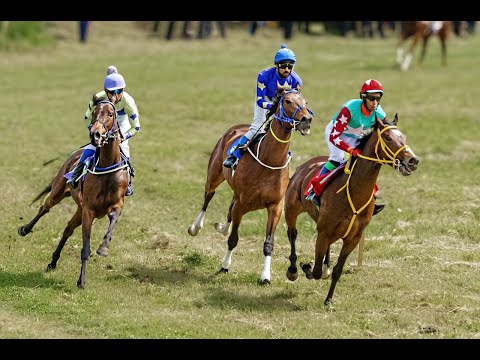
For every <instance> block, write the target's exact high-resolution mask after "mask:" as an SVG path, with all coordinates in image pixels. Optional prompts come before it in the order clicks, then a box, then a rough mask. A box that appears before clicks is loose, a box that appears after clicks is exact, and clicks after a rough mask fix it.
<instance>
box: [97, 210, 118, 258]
mask: <svg viewBox="0 0 480 360" xmlns="http://www.w3.org/2000/svg"><path fill="white" fill-rule="evenodd" d="M108 217H109V219H110V225H109V226H108V230H107V233H106V234H105V236H104V237H103V242H102V243H101V244H100V246H99V247H98V249H97V254H98V255H100V256H108V250H109V244H110V241H111V240H112V232H113V228H114V227H115V224H116V223H117V221H118V218H119V217H120V212H119V211H117V210H114V211H112V212H110V214H108Z"/></svg>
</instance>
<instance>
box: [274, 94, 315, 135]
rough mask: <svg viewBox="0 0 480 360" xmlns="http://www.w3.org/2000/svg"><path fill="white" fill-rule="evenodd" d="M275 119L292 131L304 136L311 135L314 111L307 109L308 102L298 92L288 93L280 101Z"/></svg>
mask: <svg viewBox="0 0 480 360" xmlns="http://www.w3.org/2000/svg"><path fill="white" fill-rule="evenodd" d="M274 116H275V119H276V120H278V121H280V122H281V123H282V126H283V127H284V128H285V129H286V130H287V131H291V130H292V129H293V130H298V131H300V133H301V134H302V135H307V134H310V123H311V122H312V119H313V117H314V113H313V111H311V110H310V109H309V108H307V101H306V100H305V98H304V97H303V96H302V94H300V93H299V92H298V91H297V90H289V91H286V92H285V93H284V94H283V96H282V97H281V99H280V101H279V106H278V108H277V111H276V113H275V115H274Z"/></svg>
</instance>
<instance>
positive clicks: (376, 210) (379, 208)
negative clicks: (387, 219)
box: [372, 203, 385, 216]
mask: <svg viewBox="0 0 480 360" xmlns="http://www.w3.org/2000/svg"><path fill="white" fill-rule="evenodd" d="M384 207H385V204H376V203H375V206H374V208H373V215H377V214H378V213H379V212H380V211H382V210H383V208H384ZM373 215H372V216H373Z"/></svg>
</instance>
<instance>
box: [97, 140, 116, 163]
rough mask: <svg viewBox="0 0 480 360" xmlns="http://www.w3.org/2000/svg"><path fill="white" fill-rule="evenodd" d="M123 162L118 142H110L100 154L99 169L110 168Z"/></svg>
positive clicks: (101, 149) (102, 148)
mask: <svg viewBox="0 0 480 360" xmlns="http://www.w3.org/2000/svg"><path fill="white" fill-rule="evenodd" d="M120 160H122V155H121V154H120V145H119V143H118V141H116V140H115V141H109V142H108V143H107V144H105V145H104V146H103V147H101V148H100V150H99V152H98V163H97V164H96V165H97V166H98V167H108V166H111V165H113V164H116V163H118V162H120Z"/></svg>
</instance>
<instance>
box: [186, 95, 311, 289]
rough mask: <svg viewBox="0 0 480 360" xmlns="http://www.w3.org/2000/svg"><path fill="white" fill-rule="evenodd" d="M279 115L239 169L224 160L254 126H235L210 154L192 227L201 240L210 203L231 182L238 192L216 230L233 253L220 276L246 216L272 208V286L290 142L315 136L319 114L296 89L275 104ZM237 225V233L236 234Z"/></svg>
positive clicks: (266, 278)
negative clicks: (312, 131)
mask: <svg viewBox="0 0 480 360" xmlns="http://www.w3.org/2000/svg"><path fill="white" fill-rule="evenodd" d="M274 106H276V111H275V114H274V115H273V116H272V117H270V119H271V123H270V125H269V127H268V130H267V131H266V133H265V134H264V137H261V138H260V140H259V141H255V139H258V138H257V137H256V138H255V139H253V141H252V142H251V145H250V146H249V147H248V148H247V150H248V152H245V154H244V155H243V156H242V157H241V158H240V160H239V162H238V166H237V167H236V169H235V170H232V169H229V168H225V167H224V166H223V161H224V160H225V158H226V156H227V155H226V151H227V149H228V148H229V147H230V145H231V144H232V143H233V142H234V141H235V140H236V139H238V138H239V137H240V136H242V135H243V134H245V133H246V132H247V131H248V128H249V125H247V124H239V125H235V126H233V127H231V128H230V129H228V130H227V132H226V133H225V134H224V135H222V136H221V137H220V139H219V140H218V142H217V143H216V145H215V148H214V149H213V152H212V153H211V155H210V159H209V162H208V173H207V180H206V183H205V192H204V200H203V205H202V209H201V211H200V213H199V214H198V216H197V218H196V220H195V221H194V222H193V224H191V225H190V227H189V228H188V233H189V234H190V235H191V236H196V235H197V234H198V233H199V231H200V230H201V229H202V227H203V223H204V219H205V213H206V211H207V207H208V204H209V203H210V201H211V200H212V198H213V196H214V195H215V189H216V188H217V187H218V186H219V185H220V184H221V183H222V182H223V181H225V180H227V182H228V184H229V186H230V188H231V189H232V190H233V197H232V201H231V203H230V206H229V209H228V214H227V222H226V223H225V224H222V223H215V225H214V226H215V229H216V230H217V231H218V232H219V233H221V234H223V235H228V234H229V233H230V235H229V236H228V248H227V253H226V254H225V256H224V257H223V260H222V267H221V269H220V270H219V271H218V273H228V268H229V267H230V264H231V262H232V252H233V250H234V249H235V247H236V246H237V244H238V240H239V236H238V229H239V226H240V222H241V220H242V217H243V215H245V214H246V213H248V212H251V211H255V210H259V209H267V213H268V219H267V226H266V234H265V241H264V243H263V255H264V266H263V271H262V274H261V278H260V283H261V285H266V284H270V263H271V257H272V253H273V248H274V243H275V240H274V239H275V237H274V235H275V229H276V228H277V225H278V223H279V221H280V217H281V215H282V201H283V199H284V195H285V191H286V189H287V185H288V178H289V162H290V159H291V154H290V151H289V142H290V140H291V136H292V134H293V132H294V131H299V132H300V134H301V135H307V134H309V133H310V123H311V121H312V119H313V116H314V113H313V112H312V111H311V110H310V109H308V108H307V102H306V100H305V98H304V97H303V96H302V94H301V93H300V92H298V91H296V90H289V91H286V92H284V93H283V95H282V97H281V98H280V99H279V101H278V103H275V105H274ZM230 226H231V232H230Z"/></svg>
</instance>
